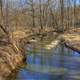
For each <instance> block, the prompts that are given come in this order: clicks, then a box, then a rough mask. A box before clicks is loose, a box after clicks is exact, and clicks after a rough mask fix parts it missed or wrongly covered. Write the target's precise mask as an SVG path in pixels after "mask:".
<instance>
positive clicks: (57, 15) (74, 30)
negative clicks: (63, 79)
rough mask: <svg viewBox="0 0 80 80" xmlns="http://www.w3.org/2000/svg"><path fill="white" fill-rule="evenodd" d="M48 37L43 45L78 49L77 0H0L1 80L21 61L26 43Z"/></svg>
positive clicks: (79, 21) (79, 12)
mask: <svg viewBox="0 0 80 80" xmlns="http://www.w3.org/2000/svg"><path fill="white" fill-rule="evenodd" d="M49 37H50V38H51V37H54V38H55V40H53V39H52V38H51V39H52V40H53V42H52V43H51V45H50V46H49V45H47V47H46V49H51V48H55V47H56V46H57V45H59V44H63V43H64V45H65V46H66V47H67V48H69V49H71V50H74V51H77V52H78V53H80V0H0V80H7V78H6V79H3V76H5V77H7V76H9V74H10V73H11V72H12V71H13V70H15V68H16V66H18V64H21V62H23V60H24V57H25V55H26V54H25V49H24V48H25V45H26V44H32V42H33V43H34V42H36V41H38V40H39V41H38V42H40V41H41V40H44V42H46V41H47V40H48V39H49ZM35 44H36V43H35ZM38 46H39V45H38ZM50 47H51V48H50ZM57 80H58V79H57Z"/></svg>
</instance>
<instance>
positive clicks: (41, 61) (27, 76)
mask: <svg viewBox="0 0 80 80" xmlns="http://www.w3.org/2000/svg"><path fill="white" fill-rule="evenodd" d="M51 41H52V40H51V39H50V40H45V41H44V39H43V40H41V42H33V43H31V44H27V48H25V50H26V62H25V66H24V67H22V68H21V69H19V70H18V72H17V73H16V79H15V80H80V54H79V53H78V52H75V51H73V50H71V49H68V48H66V47H65V46H64V45H63V44H59V45H57V46H56V47H55V48H51V49H46V48H45V45H47V44H50V43H51ZM25 47H26V46H25Z"/></svg>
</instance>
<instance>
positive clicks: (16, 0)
mask: <svg viewBox="0 0 80 80" xmlns="http://www.w3.org/2000/svg"><path fill="white" fill-rule="evenodd" d="M8 1H11V2H12V3H13V5H15V6H16V7H20V6H22V7H24V5H25V1H29V0H8ZM42 1H47V0H42ZM53 1H54V2H55V4H56V5H55V6H57V5H58V1H59V0H53ZM64 1H65V2H64V4H65V6H66V2H67V1H69V0H64ZM70 1H74V0H70ZM34 2H36V3H38V2H39V0H34ZM76 4H77V5H80V0H76ZM15 6H14V7H15Z"/></svg>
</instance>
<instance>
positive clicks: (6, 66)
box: [0, 31, 80, 80]
mask: <svg viewBox="0 0 80 80" xmlns="http://www.w3.org/2000/svg"><path fill="white" fill-rule="evenodd" d="M78 33H79V32H78ZM78 33H77V32H76V34H75V33H74V34H73V33H70V34H69V33H68V32H67V34H66V32H65V33H64V34H58V33H57V32H54V31H52V32H43V33H42V34H36V33H35V34H30V35H28V34H26V32H23V31H22V32H21V31H18V32H15V33H14V35H13V43H15V44H16V45H17V48H18V49H20V50H21V48H22V51H23V52H25V51H24V45H25V44H30V43H33V42H36V41H37V42H39V41H43V43H44V41H46V40H47V41H48V39H49V40H51V41H52V42H51V43H47V45H46V46H45V49H46V50H47V49H48V50H50V49H52V48H53V47H54V48H55V47H56V46H57V45H58V44H61V42H64V43H65V44H66V46H67V47H69V48H71V49H73V50H75V51H78V52H79V51H80V45H79V43H80V39H79V34H78ZM73 35H74V36H73ZM50 36H52V37H50ZM53 37H54V38H53ZM50 38H51V39H50ZM75 40H76V41H75ZM75 43H77V44H75ZM72 44H74V45H72ZM36 46H37V45H36ZM75 46H76V47H75ZM20 50H19V51H18V52H17V53H16V52H15V51H14V50H13V48H12V45H8V46H3V47H0V53H1V54H0V79H1V80H5V78H6V77H7V76H9V74H10V73H12V71H14V70H15V69H16V67H17V66H18V65H19V64H21V62H23V59H24V57H25V53H22V52H21V51H20Z"/></svg>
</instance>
